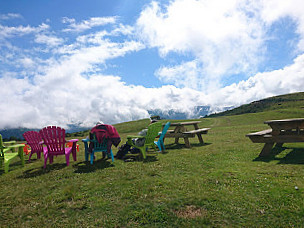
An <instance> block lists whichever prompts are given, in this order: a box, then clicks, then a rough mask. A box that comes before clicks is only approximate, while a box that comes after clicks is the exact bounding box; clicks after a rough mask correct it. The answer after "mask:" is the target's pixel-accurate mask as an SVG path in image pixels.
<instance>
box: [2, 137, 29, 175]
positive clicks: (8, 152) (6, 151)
mask: <svg viewBox="0 0 304 228" xmlns="http://www.w3.org/2000/svg"><path fill="white" fill-rule="evenodd" d="M24 146H25V145H24V144H16V145H13V144H11V145H9V146H4V144H3V141H2V135H0V167H2V166H4V172H5V173H7V172H8V168H9V164H10V162H11V160H13V159H14V158H15V157H18V156H19V157H20V159H21V164H22V166H24V154H23V147H24ZM15 148H16V149H18V152H15Z"/></svg>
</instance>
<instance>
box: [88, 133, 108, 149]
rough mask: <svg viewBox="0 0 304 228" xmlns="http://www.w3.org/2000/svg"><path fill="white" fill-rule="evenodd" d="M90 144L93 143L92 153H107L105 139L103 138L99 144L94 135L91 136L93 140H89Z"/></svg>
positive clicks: (106, 140)
mask: <svg viewBox="0 0 304 228" xmlns="http://www.w3.org/2000/svg"><path fill="white" fill-rule="evenodd" d="M90 142H92V143H94V147H93V148H94V152H97V151H107V147H108V139H107V138H104V139H103V140H102V143H99V142H98V140H97V138H96V135H95V134H93V139H91V140H90Z"/></svg>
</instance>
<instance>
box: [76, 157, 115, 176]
mask: <svg viewBox="0 0 304 228" xmlns="http://www.w3.org/2000/svg"><path fill="white" fill-rule="evenodd" d="M109 167H114V165H113V164H112V163H111V162H109V161H107V160H105V159H99V160H95V161H94V162H93V164H91V163H90V162H89V161H87V162H86V161H84V162H79V163H77V164H74V165H73V168H75V169H76V170H75V171H74V173H92V172H95V171H96V170H98V169H106V168H109Z"/></svg>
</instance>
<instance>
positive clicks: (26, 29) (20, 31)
mask: <svg viewBox="0 0 304 228" xmlns="http://www.w3.org/2000/svg"><path fill="white" fill-rule="evenodd" d="M48 28H49V25H47V24H44V23H42V24H41V25H39V26H38V27H32V26H29V25H27V26H22V25H20V26H16V27H9V26H3V25H1V24H0V40H1V39H6V38H11V37H15V36H17V37H20V36H24V35H27V34H31V33H39V32H41V31H44V30H47V29H48Z"/></svg>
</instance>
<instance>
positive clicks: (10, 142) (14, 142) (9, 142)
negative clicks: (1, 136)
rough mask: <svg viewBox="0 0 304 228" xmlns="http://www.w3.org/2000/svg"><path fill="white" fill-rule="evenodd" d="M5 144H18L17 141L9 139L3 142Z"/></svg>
mask: <svg viewBox="0 0 304 228" xmlns="http://www.w3.org/2000/svg"><path fill="white" fill-rule="evenodd" d="M3 143H4V144H16V141H7V142H3Z"/></svg>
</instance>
